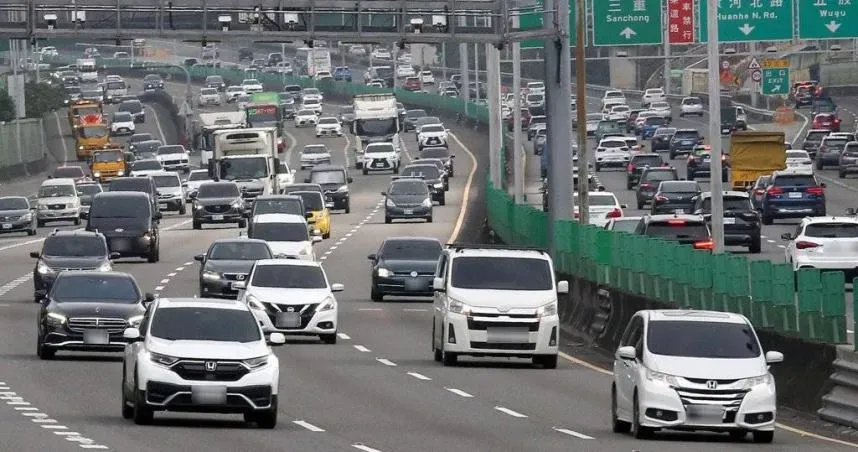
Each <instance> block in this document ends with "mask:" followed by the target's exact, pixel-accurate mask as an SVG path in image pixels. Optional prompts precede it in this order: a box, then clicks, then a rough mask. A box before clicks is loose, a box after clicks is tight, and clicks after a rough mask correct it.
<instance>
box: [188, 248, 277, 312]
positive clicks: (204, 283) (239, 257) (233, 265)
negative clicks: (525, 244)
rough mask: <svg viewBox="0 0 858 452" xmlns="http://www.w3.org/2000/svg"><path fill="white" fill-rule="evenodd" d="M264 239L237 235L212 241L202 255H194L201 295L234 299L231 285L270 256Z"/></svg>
mask: <svg viewBox="0 0 858 452" xmlns="http://www.w3.org/2000/svg"><path fill="white" fill-rule="evenodd" d="M273 258H274V253H272V252H271V248H269V247H268V243H266V242H265V241H264V240H256V239H248V238H236V239H220V240H215V241H214V243H212V244H211V246H209V249H208V251H206V253H205V254H198V255H196V256H194V260H196V261H197V262H199V263H200V264H201V265H200V297H203V298H205V297H227V298H235V297H236V296H238V290H236V289H235V288H234V284H235V283H236V282H239V281H244V280H245V279H246V278H247V275H248V274H250V269H251V268H252V267H253V264H255V263H256V261H257V260H260V259H273Z"/></svg>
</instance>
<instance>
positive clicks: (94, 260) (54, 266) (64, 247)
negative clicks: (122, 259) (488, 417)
mask: <svg viewBox="0 0 858 452" xmlns="http://www.w3.org/2000/svg"><path fill="white" fill-rule="evenodd" d="M30 257H32V258H33V259H36V266H35V268H33V291H34V298H35V301H36V302H37V303H38V302H39V299H40V297H39V296H38V295H37V294H36V292H38V291H40V290H43V291H46V292H47V291H49V290H51V285H52V284H53V283H54V281H55V280H56V279H57V275H58V274H59V273H60V272H61V271H64V270H99V271H110V270H111V269H112V268H113V264H112V263H111V260H112V259H118V258H119V253H111V252H110V251H108V249H107V240H106V239H105V238H104V235H102V234H100V233H98V232H89V231H59V230H55V231H54V232H52V233H50V234H48V236H47V237H45V241H44V242H43V244H42V251H41V252H38V251H32V252H30Z"/></svg>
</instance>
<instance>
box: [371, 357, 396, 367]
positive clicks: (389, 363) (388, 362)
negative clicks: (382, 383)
mask: <svg viewBox="0 0 858 452" xmlns="http://www.w3.org/2000/svg"><path fill="white" fill-rule="evenodd" d="M375 360H376V361H378V362H380V363H382V364H384V365H385V366H388V367H396V363H395V362H393V361H391V360H389V359H387V358H375Z"/></svg>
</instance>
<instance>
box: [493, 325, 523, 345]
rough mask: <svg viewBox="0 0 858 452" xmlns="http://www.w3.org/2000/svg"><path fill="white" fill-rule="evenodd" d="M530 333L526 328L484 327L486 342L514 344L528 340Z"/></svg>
mask: <svg viewBox="0 0 858 452" xmlns="http://www.w3.org/2000/svg"><path fill="white" fill-rule="evenodd" d="M529 338H530V335H529V333H528V329H527V328H497V327H495V328H492V327H489V328H487V329H486V342H489V343H494V344H514V343H522V342H528V340H529Z"/></svg>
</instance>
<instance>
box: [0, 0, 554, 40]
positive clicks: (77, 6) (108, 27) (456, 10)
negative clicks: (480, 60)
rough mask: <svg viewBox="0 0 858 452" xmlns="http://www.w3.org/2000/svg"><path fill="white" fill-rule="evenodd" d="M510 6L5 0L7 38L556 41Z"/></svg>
mask: <svg viewBox="0 0 858 452" xmlns="http://www.w3.org/2000/svg"><path fill="white" fill-rule="evenodd" d="M518 14H522V13H521V12H519V11H517V10H515V9H513V8H510V6H509V2H508V1H506V0H450V1H439V0H400V1H389V0H356V1H342V0H267V1H264V0H263V1H260V0H255V1H252V2H247V1H243V0H183V1H175V2H171V1H166V0H72V1H68V0H38V1H34V0H0V39H8V38H11V39H23V38H33V37H35V38H51V37H54V38H62V37H68V38H76V37H86V38H88V39H92V38H104V39H107V38H117V39H119V38H147V37H161V38H168V39H186V40H200V39H201V38H206V39H210V40H218V39H223V38H241V39H251V40H255V41H263V42H265V41H267V42H284V41H303V40H307V41H311V40H329V41H346V42H364V43H375V42H390V41H398V42H425V43H440V42H449V41H456V42H468V43H487V42H488V43H492V44H495V45H497V46H503V45H504V44H507V43H511V42H515V41H521V40H525V39H551V38H554V37H556V36H558V33H559V32H558V31H557V30H556V27H552V26H550V25H549V26H548V27H547V28H542V27H540V28H535V29H534V28H530V29H526V30H521V29H513V28H512V27H511V25H510V21H509V20H507V18H509V17H510V16H512V15H518Z"/></svg>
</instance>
